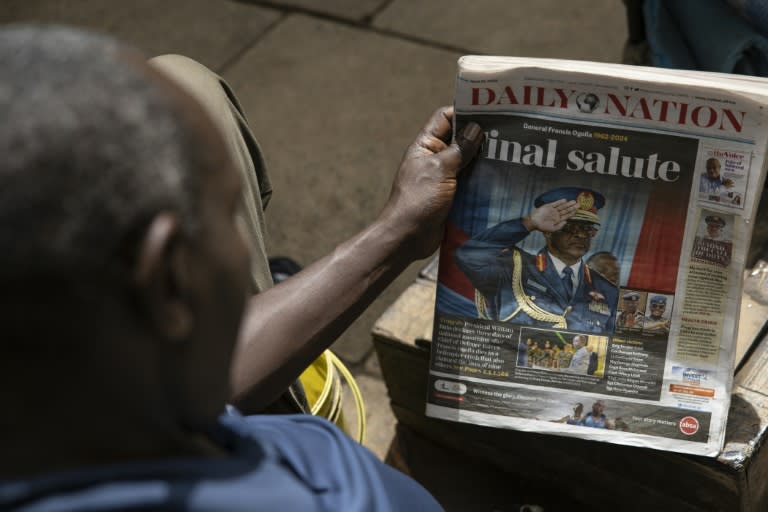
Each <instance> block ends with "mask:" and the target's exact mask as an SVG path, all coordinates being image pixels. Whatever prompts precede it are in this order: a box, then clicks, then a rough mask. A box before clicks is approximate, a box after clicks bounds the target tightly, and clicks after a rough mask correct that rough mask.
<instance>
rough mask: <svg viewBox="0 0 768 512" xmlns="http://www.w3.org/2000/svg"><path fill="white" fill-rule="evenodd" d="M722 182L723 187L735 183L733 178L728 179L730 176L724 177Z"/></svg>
mask: <svg viewBox="0 0 768 512" xmlns="http://www.w3.org/2000/svg"><path fill="white" fill-rule="evenodd" d="M722 183H723V186H724V187H725V188H733V187H734V185H736V184H735V183H734V182H733V180H732V179H730V178H726V179H724V180H723V181H722Z"/></svg>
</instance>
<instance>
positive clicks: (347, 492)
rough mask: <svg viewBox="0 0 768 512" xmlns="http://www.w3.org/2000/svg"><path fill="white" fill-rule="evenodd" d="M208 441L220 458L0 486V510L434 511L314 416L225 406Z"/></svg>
mask: <svg viewBox="0 0 768 512" xmlns="http://www.w3.org/2000/svg"><path fill="white" fill-rule="evenodd" d="M213 437H214V439H215V441H216V442H218V443H219V444H220V445H221V446H222V447H223V448H225V449H227V450H228V451H229V452H230V453H231V456H230V457H222V458H219V459H212V458H187V459H173V460H165V461H151V462H136V463H130V464H120V465H114V466H105V467H92V468H82V469H75V470H71V471H66V472H60V473H54V474H48V475H41V476H37V477H35V478H31V479H28V480H17V481H0V510H8V509H11V510H23V511H29V512H31V511H35V512H43V511H45V512H49V511H50V512H53V511H57V512H58V511H61V512H63V511H68V512H69V511H72V512H75V511H85V510H88V511H93V510H125V509H130V510H132V511H133V510H184V511H203V510H205V511H218V512H227V511H246V510H247V511H254V510H267V511H272V510H275V511H278V510H286V511H293V510H297V511H299V510H301V511H315V510H318V511H319V510H329V511H339V510H344V511H355V510H360V511H369V510H419V511H422V510H442V509H441V507H440V505H438V504H437V502H436V501H435V500H434V498H432V496H431V495H430V494H429V493H428V492H427V491H426V490H424V489H423V488H422V487H421V486H420V485H419V484H418V483H416V482H415V481H413V480H412V479H410V478H409V477H407V476H405V475H403V474H402V473H399V472H398V471H396V470H394V469H392V468H390V467H389V466H386V465H385V464H383V463H382V462H380V461H379V460H378V459H377V458H376V457H375V456H374V455H373V454H372V453H371V452H370V451H368V450H367V449H366V448H364V447H362V446H361V445H359V444H357V443H355V442H354V441H352V440H351V439H350V438H349V437H347V435H346V434H344V433H343V432H341V431H340V430H339V429H338V428H336V427H335V426H334V425H332V424H331V423H329V422H328V421H326V420H324V419H321V418H316V417H313V416H309V415H290V416H248V417H244V416H242V415H240V414H239V413H238V412H237V411H235V410H234V409H231V410H230V411H228V413H227V414H225V415H223V416H222V417H221V419H220V422H219V428H218V429H217V431H216V432H215V433H214V435H213Z"/></svg>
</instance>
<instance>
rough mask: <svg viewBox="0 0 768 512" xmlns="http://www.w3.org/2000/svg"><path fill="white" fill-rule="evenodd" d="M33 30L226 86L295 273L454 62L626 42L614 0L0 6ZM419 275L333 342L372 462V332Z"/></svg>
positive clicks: (326, 242) (413, 126)
mask: <svg viewBox="0 0 768 512" xmlns="http://www.w3.org/2000/svg"><path fill="white" fill-rule="evenodd" d="M33 21H34V22H45V23H65V24H72V25H78V26H83V27H89V28H93V29H96V30H99V31H103V32H107V33H110V34H113V35H115V36H117V37H118V38H120V39H123V40H125V41H128V42H131V43H133V44H135V45H136V46H138V47H139V48H141V49H143V50H144V51H145V53H146V54H147V55H158V54H162V53H181V54H184V55H187V56H189V57H192V58H194V59H197V60H199V61H201V62H202V63H204V64H206V65H207V66H209V67H210V68H212V69H213V70H215V71H217V72H219V73H220V74H222V75H223V76H224V77H225V78H226V79H227V80H228V81H229V82H230V84H231V85H232V86H233V88H234V90H235V91H236V92H237V94H238V96H239V98H240V100H241V103H242V105H243V108H244V110H245V112H246V113H247V116H248V118H249V120H250V123H251V125H252V129H253V131H254V133H255V135H256V137H257V138H258V139H259V141H260V142H261V144H262V147H263V148H264V150H265V153H266V159H267V163H268V165H269V168H270V170H271V176H272V181H273V185H274V188H275V194H274V197H273V200H272V203H271V204H270V207H269V210H268V211H267V222H268V228H269V232H270V238H269V241H268V243H269V252H270V254H271V255H288V256H291V257H293V258H294V259H296V260H297V261H299V262H300V263H302V264H304V265H306V264H309V263H311V262H312V261H315V260H316V259H318V258H320V257H321V256H323V255H325V254H327V253H328V252H329V251H331V250H332V249H333V247H334V246H335V245H336V244H337V243H339V242H341V241H343V240H344V239H346V238H347V237H349V236H351V235H352V234H354V233H355V232H356V231H357V230H359V229H361V228H362V227H363V226H365V225H366V224H367V223H368V222H370V221H371V220H372V219H374V218H375V216H376V215H377V213H378V211H379V209H380V208H381V206H382V205H383V204H384V201H385V200H386V198H387V195H388V193H389V185H390V183H391V180H392V177H393V175H394V172H395V170H396V169H397V165H398V162H399V160H400V157H401V156H402V153H403V150H404V149H405V147H406V145H407V144H408V143H410V142H411V140H412V139H413V137H414V135H415V134H416V133H417V131H418V130H419V128H420V127H421V124H422V123H423V122H424V120H426V118H427V116H428V115H429V114H430V112H432V110H434V109H435V108H436V107H437V106H440V105H443V104H448V103H450V102H451V98H452V92H453V79H454V73H455V69H456V59H457V58H458V57H459V56H460V55H462V54H467V53H481V54H501V55H517V56H535V57H556V58H571V59H585V60H597V61H605V62H618V61H619V60H620V58H621V53H622V47H623V44H624V40H625V38H626V21H625V13H624V6H623V4H622V3H621V2H620V1H619V0H569V1H567V2H566V1H563V0H517V1H512V2H510V1H508V0H506V1H505V0H475V1H473V2H463V1H459V0H327V1H324V0H273V1H259V0H249V1H246V0H242V1H239V2H235V1H231V0H163V1H156V0H133V1H131V2H123V1H120V0H69V1H67V2H61V1H57V0H4V1H3V6H2V9H0V23H9V22H33ZM423 264H424V263H418V264H415V265H413V266H412V267H411V268H410V269H408V270H407V271H406V272H405V273H404V274H403V275H402V276H401V277H400V278H399V279H398V280H397V281H396V282H395V283H394V284H393V285H392V286H390V287H389V289H388V290H387V291H386V292H385V293H384V294H383V295H382V296H381V297H380V299H378V300H377V301H376V302H375V303H374V304H373V305H372V306H371V307H370V308H369V309H368V311H367V312H366V313H365V314H364V315H363V316H362V317H361V318H360V319H359V320H358V321H357V322H356V323H355V324H354V325H353V326H352V327H351V328H350V329H349V330H348V331H347V332H346V333H345V334H344V335H343V336H342V337H341V339H340V340H339V341H338V342H337V343H336V344H335V346H334V350H335V351H336V352H337V353H338V354H339V355H340V356H341V357H342V358H343V359H344V360H345V361H347V362H348V363H349V364H350V365H351V366H352V368H353V370H354V372H355V374H356V375H358V380H359V382H360V384H361V387H362V388H363V391H364V394H365V395H366V398H367V403H368V411H369V412H368V415H369V426H370V435H369V442H368V443H367V444H368V446H369V447H371V448H372V449H373V450H374V451H375V452H376V453H377V454H378V455H379V456H383V454H384V452H385V451H386V447H387V445H388V443H389V440H390V439H391V436H392V433H393V430H392V426H393V425H394V419H393V418H392V416H391V413H389V407H388V403H387V400H386V390H385V388H384V384H383V382H382V381H381V374H380V372H379V371H378V365H377V363H376V361H375V355H374V354H373V351H372V343H371V337H370V329H371V326H372V325H373V322H374V321H375V320H376V318H378V316H379V315H381V313H382V312H383V311H384V309H385V308H386V306H387V305H388V304H390V303H391V302H392V301H393V300H394V299H395V298H396V297H397V296H398V295H399V294H400V293H401V292H402V291H403V290H404V289H405V288H406V287H407V286H408V284H409V283H410V282H411V281H412V280H413V279H414V278H415V276H416V274H417V272H418V270H419V268H420V267H421V266H423Z"/></svg>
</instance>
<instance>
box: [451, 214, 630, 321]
mask: <svg viewBox="0 0 768 512" xmlns="http://www.w3.org/2000/svg"><path fill="white" fill-rule="evenodd" d="M528 234H529V231H528V230H527V229H526V227H525V226H524V225H523V223H522V219H514V220H509V221H506V222H502V223H501V224H497V225H496V226H493V227H491V228H489V229H487V230H485V231H483V232H481V233H479V234H478V235H477V236H475V237H473V238H471V239H470V240H468V241H467V242H465V243H464V244H463V245H462V246H461V247H459V248H458V249H457V250H456V254H455V259H456V264H457V265H458V267H459V268H460V269H461V270H462V272H464V274H465V275H466V276H467V277H468V278H469V280H470V281H471V282H472V284H473V285H474V286H475V289H476V292H475V303H476V305H477V311H478V315H479V316H480V317H481V318H488V319H493V320H501V321H509V322H514V323H517V324H524V325H536V326H540V327H547V328H557V329H572V330H575V331H582V332H612V331H613V327H614V323H615V319H616V314H615V308H616V302H617V300H618V288H617V287H616V285H614V284H613V283H611V282H610V281H609V280H608V279H606V278H605V277H603V276H602V275H601V274H599V273H598V272H595V271H592V270H590V269H589V267H587V265H586V264H584V262H583V261H582V262H581V267H580V270H579V272H580V275H579V282H578V286H577V287H576V289H575V290H574V292H573V296H572V297H571V298H570V299H569V298H568V293H567V291H566V290H565V286H564V285H563V282H562V280H561V277H560V276H559V275H558V272H557V270H556V269H555V265H554V263H553V262H552V259H551V257H550V256H549V253H548V252H547V250H546V248H544V249H542V250H541V251H539V253H538V254H536V255H533V254H529V253H527V252H526V251H523V250H521V249H519V248H518V247H516V246H515V244H517V243H518V242H520V241H521V240H523V239H524V238H525V237H526V236H528Z"/></svg>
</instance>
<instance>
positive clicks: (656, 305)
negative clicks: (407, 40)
mask: <svg viewBox="0 0 768 512" xmlns="http://www.w3.org/2000/svg"><path fill="white" fill-rule="evenodd" d="M673 297H674V296H673V295H664V294H661V293H649V294H648V308H647V309H646V313H645V316H644V317H643V334H650V335H654V336H667V335H669V324H670V322H671V319H670V317H671V315H672V301H673Z"/></svg>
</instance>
